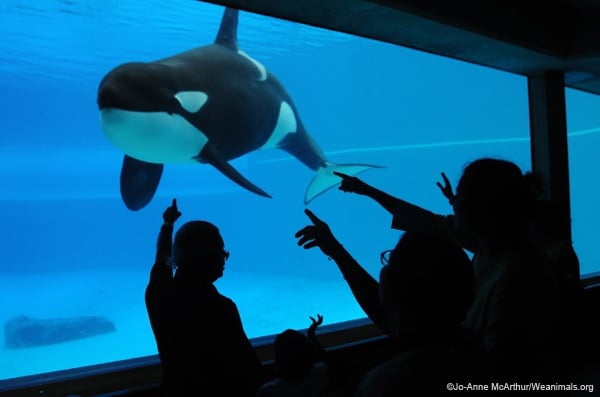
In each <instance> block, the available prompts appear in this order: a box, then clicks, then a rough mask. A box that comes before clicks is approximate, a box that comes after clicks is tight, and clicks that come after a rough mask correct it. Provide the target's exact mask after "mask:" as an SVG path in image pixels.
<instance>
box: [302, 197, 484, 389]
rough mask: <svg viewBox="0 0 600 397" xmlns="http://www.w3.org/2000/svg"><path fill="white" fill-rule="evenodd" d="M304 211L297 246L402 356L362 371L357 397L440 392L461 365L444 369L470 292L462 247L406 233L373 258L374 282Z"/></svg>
mask: <svg viewBox="0 0 600 397" xmlns="http://www.w3.org/2000/svg"><path fill="white" fill-rule="evenodd" d="M305 213H306V215H307V216H308V218H309V219H310V220H311V224H309V225H307V226H305V227H304V228H302V229H301V230H299V231H298V232H297V233H296V235H295V237H296V238H298V241H297V244H298V245H299V246H302V247H303V248H305V249H311V248H314V247H319V248H320V249H321V251H322V252H323V253H324V254H325V255H327V256H328V257H329V258H331V259H332V260H333V261H335V263H336V265H337V266H338V268H339V270H340V271H341V273H342V275H343V276H344V278H345V280H346V282H347V284H348V286H349V287H350V289H351V291H352V294H353V295H354V297H355V299H356V301H357V302H358V304H359V305H360V306H361V308H362V309H363V311H364V312H365V313H366V315H367V316H368V317H369V318H370V319H371V320H372V321H373V323H375V325H377V326H378V327H379V328H381V329H382V330H383V332H384V333H386V334H387V335H389V336H390V337H392V338H394V339H395V340H396V341H397V342H398V344H399V348H400V350H401V351H402V353H401V354H400V355H399V356H397V357H395V358H394V359H392V360H391V361H389V362H386V363H383V364H382V365H380V366H378V367H376V368H374V369H373V370H372V371H370V372H369V373H368V374H367V375H366V377H365V378H364V379H363V381H362V382H361V385H360V387H359V390H358V395H359V396H363V395H364V396H383V395H404V393H409V394H410V393H413V394H418V395H428V394H427V393H432V394H437V393H438V392H440V391H443V390H445V389H444V387H445V386H446V383H447V382H446V379H447V377H448V376H450V375H455V376H453V378H452V380H453V381H456V380H457V379H458V378H457V377H458V376H460V375H461V374H460V368H461V366H460V365H459V364H460V363H459V362H456V363H452V361H453V360H458V358H457V357H456V356H454V355H453V353H452V352H453V351H454V350H455V349H456V348H457V347H458V345H459V344H460V343H461V342H462V339H463V334H462V321H463V320H464V319H465V316H466V313H467V312H468V309H469V307H470V305H471V303H472V300H473V296H474V288H475V278H474V277H475V276H474V273H473V267H472V265H471V262H470V260H469V257H468V255H467V254H466V252H465V251H464V250H463V249H462V247H461V246H460V245H459V244H458V243H457V242H456V241H454V240H453V239H451V238H449V237H448V236H447V235H446V234H440V233H436V232H431V231H415V230H411V231H407V232H405V233H404V234H403V235H402V236H401V238H400V239H399V241H398V243H397V245H396V246H395V247H394V248H393V249H391V250H385V251H383V252H382V253H381V254H380V260H381V262H382V265H383V267H382V269H381V271H380V273H379V281H377V280H375V279H374V278H373V277H372V276H371V275H370V274H369V273H368V272H367V271H366V270H365V269H364V268H363V267H362V266H361V265H360V264H359V263H358V262H357V261H356V260H355V259H354V258H353V257H352V256H351V255H350V253H349V252H348V251H347V250H346V249H345V248H344V247H343V246H342V244H341V243H340V242H339V241H338V240H337V239H336V238H335V236H334V235H333V233H332V232H331V229H330V228H329V226H328V225H327V223H325V222H324V221H323V220H321V219H320V218H318V217H317V216H316V215H315V214H314V213H313V212H312V211H310V210H309V209H305ZM424 388H425V389H424ZM440 388H441V389H440ZM423 393H425V394H423Z"/></svg>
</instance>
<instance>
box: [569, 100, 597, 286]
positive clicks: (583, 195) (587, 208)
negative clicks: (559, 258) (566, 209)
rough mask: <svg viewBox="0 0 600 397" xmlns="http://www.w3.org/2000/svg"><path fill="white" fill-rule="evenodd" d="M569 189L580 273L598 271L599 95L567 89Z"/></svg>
mask: <svg viewBox="0 0 600 397" xmlns="http://www.w3.org/2000/svg"><path fill="white" fill-rule="evenodd" d="M565 95H566V102H567V126H568V145H569V175H570V189H571V220H572V223H571V227H572V234H573V247H574V248H575V251H576V252H577V256H578V257H579V262H580V268H581V274H582V275H583V276H585V275H590V274H591V273H596V272H599V271H600V252H598V249H597V245H598V227H597V226H598V225H600V214H599V213H598V199H599V198H600V190H599V188H598V184H597V183H595V182H594V181H595V180H597V179H598V178H597V173H596V170H597V169H598V153H600V151H599V150H600V113H599V112H598V109H600V96H598V95H594V94H589V93H586V92H582V91H577V90H573V89H567V90H566V93H565Z"/></svg>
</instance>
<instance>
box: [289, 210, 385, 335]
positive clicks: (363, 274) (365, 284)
mask: <svg viewBox="0 0 600 397" xmlns="http://www.w3.org/2000/svg"><path fill="white" fill-rule="evenodd" d="M304 212H305V213H306V215H307V216H308V217H309V219H310V220H311V221H312V224H311V225H308V226H305V227H304V228H302V229H301V230H299V231H298V232H297V233H296V235H295V237H296V238H298V245H299V246H302V247H304V248H305V249H310V248H314V247H319V248H320V249H321V251H322V252H323V253H324V254H325V255H327V256H328V257H329V258H330V259H333V260H334V261H335V263H336V265H337V266H338V269H340V271H341V273H342V275H343V276H344V278H345V279H346V282H347V283H348V286H349V287H350V290H351V291H352V294H353V295H354V298H355V299H356V301H357V302H358V304H359V305H360V307H361V308H362V309H363V311H364V312H365V313H366V314H367V316H369V318H370V319H371V320H372V321H373V322H374V323H375V324H377V325H378V326H379V327H382V328H384V318H385V317H384V313H383V306H382V305H381V302H380V300H379V283H378V282H377V280H375V279H374V278H373V277H372V276H371V275H370V274H369V273H368V272H367V271H366V270H365V269H363V268H362V267H361V266H360V265H359V264H358V262H356V260H355V259H354V258H353V257H352V256H351V255H350V253H348V251H346V249H345V248H344V247H343V246H342V244H340V242H339V241H338V240H337V239H336V238H335V236H334V235H333V234H332V233H331V230H330V229H329V226H328V225H327V224H326V223H325V222H323V221H322V220H321V219H319V218H318V217H317V216H316V215H315V214H314V213H312V211H310V210H309V209H305V210H304Z"/></svg>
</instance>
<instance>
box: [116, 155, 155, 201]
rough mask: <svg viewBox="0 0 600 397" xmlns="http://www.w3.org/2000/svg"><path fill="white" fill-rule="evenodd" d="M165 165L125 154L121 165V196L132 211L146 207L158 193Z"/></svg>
mask: <svg viewBox="0 0 600 397" xmlns="http://www.w3.org/2000/svg"><path fill="white" fill-rule="evenodd" d="M162 171H163V165H162V164H156V163H147V162H145V161H141V160H136V159H134V158H133V157H129V156H127V155H125V156H124V157H123V166H122V167H121V198H122V199H123V202H124V203H125V205H126V206H127V208H129V209H130V210H132V211H137V210H139V209H142V208H144V207H145V206H146V205H147V204H148V203H149V202H150V200H152V197H154V193H156V189H157V188H158V183H159V182H160V177H161V175H162Z"/></svg>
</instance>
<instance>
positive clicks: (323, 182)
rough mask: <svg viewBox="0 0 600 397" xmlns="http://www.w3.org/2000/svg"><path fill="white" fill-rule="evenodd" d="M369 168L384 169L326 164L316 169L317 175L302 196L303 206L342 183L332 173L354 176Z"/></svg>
mask: <svg viewBox="0 0 600 397" xmlns="http://www.w3.org/2000/svg"><path fill="white" fill-rule="evenodd" d="M371 168H384V167H382V166H379V165H369V164H333V163H328V162H326V163H325V167H319V168H318V169H317V173H316V174H315V176H314V178H313V179H312V181H310V184H309V185H308V188H306V193H305V194H304V204H305V205H306V204H308V203H310V202H311V201H313V200H314V199H315V198H316V197H318V196H320V195H321V194H323V193H325V192H326V191H328V190H329V189H331V188H333V187H335V186H337V185H339V184H340V183H341V182H342V178H340V177H339V176H337V175H334V172H341V173H343V174H346V175H350V176H356V175H357V174H359V173H361V172H363V171H366V170H368V169H371Z"/></svg>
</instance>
